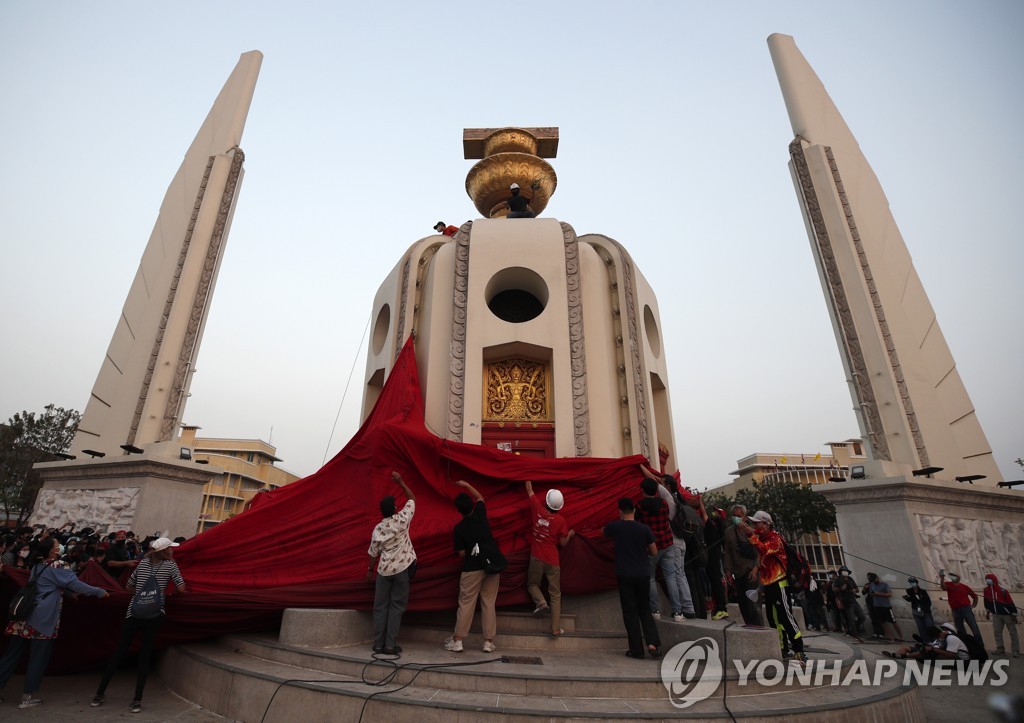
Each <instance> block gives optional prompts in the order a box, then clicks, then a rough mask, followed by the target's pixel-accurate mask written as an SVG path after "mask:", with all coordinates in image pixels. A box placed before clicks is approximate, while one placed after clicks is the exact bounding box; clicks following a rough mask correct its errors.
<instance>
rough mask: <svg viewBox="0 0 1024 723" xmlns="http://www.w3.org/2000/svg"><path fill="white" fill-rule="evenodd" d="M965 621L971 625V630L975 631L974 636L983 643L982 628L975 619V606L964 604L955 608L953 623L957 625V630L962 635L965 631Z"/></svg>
mask: <svg viewBox="0 0 1024 723" xmlns="http://www.w3.org/2000/svg"><path fill="white" fill-rule="evenodd" d="M964 623H967V624H968V625H970V626H971V632H972V633H974V637H976V638H977V639H978V642H979V643H981V642H982V640H981V630H979V629H978V621H977V620H975V619H974V608H972V607H971V606H970V605H964V606H963V607H962V608H953V624H954V625H956V630H957V632H958V633H960V634H961V635H963V634H964V632H965V630H964ZM982 644H984V643H982Z"/></svg>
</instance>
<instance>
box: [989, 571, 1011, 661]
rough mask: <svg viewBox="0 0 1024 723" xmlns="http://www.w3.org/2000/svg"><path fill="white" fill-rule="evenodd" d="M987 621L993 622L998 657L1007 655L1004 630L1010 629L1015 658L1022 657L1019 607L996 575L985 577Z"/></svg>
mask: <svg viewBox="0 0 1024 723" xmlns="http://www.w3.org/2000/svg"><path fill="white" fill-rule="evenodd" d="M983 594H984V597H985V619H986V620H991V621H992V634H993V635H994V636H995V639H996V651H995V652H996V655H1006V648H1005V647H1004V646H1003V628H1009V629H1010V645H1011V647H1012V650H1013V657H1015V658H1016V657H1017V656H1018V655H1020V640H1019V639H1018V638H1017V606H1016V605H1014V604H1013V598H1012V597H1010V591H1009V590H1007V589H1006V588H1005V587H1002V586H1000V584H999V578H998V577H996V576H995V573H991V572H990V573H989V574H987V575H985V592H984V593H983Z"/></svg>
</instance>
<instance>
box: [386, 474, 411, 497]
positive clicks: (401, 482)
mask: <svg viewBox="0 0 1024 723" xmlns="http://www.w3.org/2000/svg"><path fill="white" fill-rule="evenodd" d="M391 479H393V480H394V481H395V482H397V483H398V486H399V487H401V488H402V492H404V493H405V497H406V499H408V500H409V501H410V502H415V501H416V495H414V494H413V493H412V490H411V489H409V485H407V484H406V483H405V480H403V479H402V475H400V474H398V472H392V473H391Z"/></svg>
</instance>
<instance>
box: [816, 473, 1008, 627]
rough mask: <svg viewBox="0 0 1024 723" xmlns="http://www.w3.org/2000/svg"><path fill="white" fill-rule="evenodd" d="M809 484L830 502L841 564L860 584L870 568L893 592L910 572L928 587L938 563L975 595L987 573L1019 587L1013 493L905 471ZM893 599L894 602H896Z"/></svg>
mask: <svg viewBox="0 0 1024 723" xmlns="http://www.w3.org/2000/svg"><path fill="white" fill-rule="evenodd" d="M814 489H815V491H817V492H820V493H821V494H823V495H825V497H827V498H828V499H829V501H830V502H832V503H833V504H834V505H835V506H836V518H837V520H838V525H837V526H838V528H839V532H840V535H841V536H842V540H843V549H844V551H845V552H846V553H847V555H848V559H847V564H848V565H849V566H850V567H851V568H852V569H853V570H854V573H855V577H856V579H857V582H859V583H863V582H866V580H865V579H864V576H865V574H866V573H867V572H877V573H878V574H879V576H880V577H882V579H885V580H886V581H887V582H889V584H890V585H892V586H893V587H894V588H895V589H896V590H897V591H898V590H900V589H902V588H904V587H906V585H905V583H906V579H907V577H909V576H914V577H917V578H919V579H920V581H921V586H922V587H925V588H928V589H932V588H934V587H936V585H937V583H938V579H939V571H940V570H943V571H945V572H946V574H947V575H948V574H949V573H950V572H955V573H956V574H958V575H960V579H961V581H962V582H963V583H964V584H966V585H968V586H970V587H971V588H972V589H973V590H974V591H975V592H977V593H978V594H979V595H980V594H981V591H982V590H984V588H985V575H986V574H987V573H990V572H991V573H994V574H995V575H996V576H998V578H999V581H1000V583H1001V584H1002V586H1003V587H1006V588H1008V589H1010V590H1022V589H1024V495H1022V494H1021V493H1020V492H1015V491H1012V490H1002V489H997V488H991V487H980V486H972V485H968V484H961V483H958V482H944V481H940V480H932V479H921V478H915V477H909V476H896V477H883V478H877V479H865V480H855V481H847V482H837V483H830V484H826V485H819V486H816V487H815V488H814ZM892 576H895V577H892ZM887 577H889V578H891V579H887ZM894 582H895V583H896V584H894ZM901 594H902V593H901ZM898 598H899V595H897V596H895V597H894V598H893V601H894V603H897V604H898V603H902V602H903V601H902V600H898ZM933 602H937V600H934V601H933ZM979 607H980V606H979Z"/></svg>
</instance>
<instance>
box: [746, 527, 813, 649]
mask: <svg viewBox="0 0 1024 723" xmlns="http://www.w3.org/2000/svg"><path fill="white" fill-rule="evenodd" d="M750 522H751V524H752V526H753V528H754V531H753V534H751V535H750V538H749V539H750V544H752V545H753V546H754V547H755V548H756V549H757V551H758V553H760V555H761V562H760V569H759V573H760V576H761V584H762V585H763V586H764V609H765V613H766V615H767V617H768V623H769V625H774V626H775V628H776V629H777V630H778V631H779V641H780V642H781V643H782V647H783V648H784V649H785V647H786V642H787V641H788V642H789V643H790V645H791V646H792V648H793V652H794V653H795V655H794V660H796V661H798V662H806V661H807V656H806V655H804V640H803V636H802V635H801V633H800V626H799V625H797V622H796V619H795V618H794V617H793V608H792V607H791V603H790V601H789V595H788V594H787V590H786V588H787V587H789V581H788V580H787V578H786V548H785V546H784V545H783V544H782V538H781V537H780V536H779V533H778V532H776V531H775V530H773V529H772V524H773V521H772V516H771V515H769V514H768V513H767V512H765V511H764V510H758V511H757V512H755V513H754V515H753V517H751V518H750Z"/></svg>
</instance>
